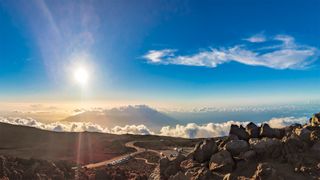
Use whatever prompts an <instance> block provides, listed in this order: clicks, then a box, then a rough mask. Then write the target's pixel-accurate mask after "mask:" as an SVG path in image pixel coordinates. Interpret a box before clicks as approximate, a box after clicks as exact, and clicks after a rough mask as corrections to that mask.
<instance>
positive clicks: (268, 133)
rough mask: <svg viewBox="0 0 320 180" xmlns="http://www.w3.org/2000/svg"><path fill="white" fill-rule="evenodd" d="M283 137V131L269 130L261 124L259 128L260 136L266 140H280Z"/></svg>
mask: <svg viewBox="0 0 320 180" xmlns="http://www.w3.org/2000/svg"><path fill="white" fill-rule="evenodd" d="M284 135H285V131H284V129H274V128H271V127H270V126H269V125H268V124H266V123H264V124H262V126H261V128H260V136H261V137H268V138H278V139H281V138H282V137H283V136H284Z"/></svg>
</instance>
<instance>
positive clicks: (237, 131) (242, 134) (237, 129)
mask: <svg viewBox="0 0 320 180" xmlns="http://www.w3.org/2000/svg"><path fill="white" fill-rule="evenodd" d="M229 134H230V135H231V134H232V135H235V136H237V137H238V139H240V140H245V141H247V140H248V139H249V134H248V132H247V131H246V129H245V128H244V127H243V126H242V125H240V126H238V125H235V124H232V125H231V127H230V132H229Z"/></svg>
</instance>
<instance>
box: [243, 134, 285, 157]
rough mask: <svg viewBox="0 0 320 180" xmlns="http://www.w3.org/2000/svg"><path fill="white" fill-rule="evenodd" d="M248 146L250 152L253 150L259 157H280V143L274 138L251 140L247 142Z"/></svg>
mask: <svg viewBox="0 0 320 180" xmlns="http://www.w3.org/2000/svg"><path fill="white" fill-rule="evenodd" d="M249 144H250V147H251V149H252V150H254V151H255V152H256V153H257V154H258V155H260V156H268V157H272V158H277V157H279V156H281V152H282V143H281V141H280V140H279V139H276V138H272V139H271V138H262V139H257V138H252V139H250V140H249Z"/></svg>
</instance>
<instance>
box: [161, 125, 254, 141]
mask: <svg viewBox="0 0 320 180" xmlns="http://www.w3.org/2000/svg"><path fill="white" fill-rule="evenodd" d="M247 123H248V122H236V121H228V122H224V123H208V124H204V125H197V124H195V123H189V124H187V125H176V126H175V127H170V126H165V127H162V129H161V130H160V135H163V136H174V137H184V138H206V137H216V136H225V135H227V134H228V133H229V130H230V126H231V124H237V125H240V124H243V125H245V124H247Z"/></svg>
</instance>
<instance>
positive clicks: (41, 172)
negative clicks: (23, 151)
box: [0, 156, 75, 180]
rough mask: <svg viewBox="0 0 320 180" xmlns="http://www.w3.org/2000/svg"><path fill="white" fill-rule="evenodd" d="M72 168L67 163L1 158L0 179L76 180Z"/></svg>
mask: <svg viewBox="0 0 320 180" xmlns="http://www.w3.org/2000/svg"><path fill="white" fill-rule="evenodd" d="M71 167H72V164H70V163H68V162H67V161H57V162H49V161H45V160H36V159H21V158H14V157H9V156H0V179H1V180H9V179H10V180H11V179H12V180H20V179H36V180H42V179H55V180H64V179H75V173H74V170H72V169H71Z"/></svg>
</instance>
